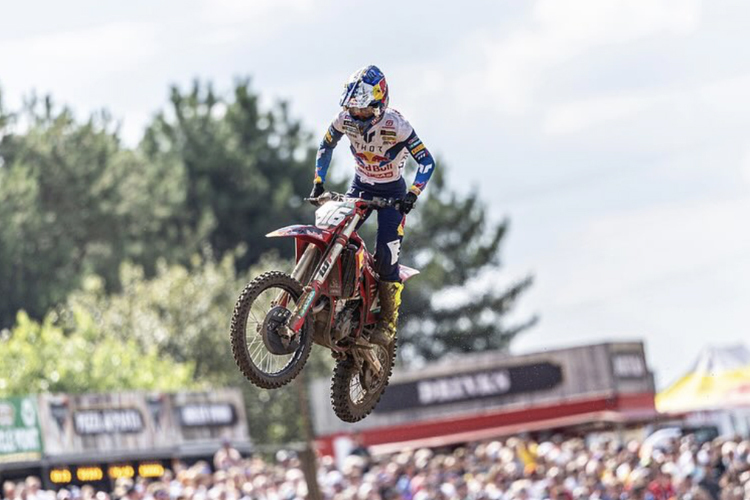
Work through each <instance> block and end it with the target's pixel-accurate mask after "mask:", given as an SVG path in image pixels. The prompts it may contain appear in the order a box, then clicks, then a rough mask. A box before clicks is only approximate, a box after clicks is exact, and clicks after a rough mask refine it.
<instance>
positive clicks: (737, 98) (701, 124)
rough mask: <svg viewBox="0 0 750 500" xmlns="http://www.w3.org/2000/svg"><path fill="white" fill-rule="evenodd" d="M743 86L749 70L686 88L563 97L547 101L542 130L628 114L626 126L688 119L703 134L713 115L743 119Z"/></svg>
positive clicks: (749, 105) (746, 105)
mask: <svg viewBox="0 0 750 500" xmlns="http://www.w3.org/2000/svg"><path fill="white" fill-rule="evenodd" d="M748 87H750V74H747V75H740V76H735V77H731V78H722V79H718V80H715V81H711V82H708V83H705V82H700V83H698V84H695V85H693V86H692V87H688V88H677V89H672V88H666V89H665V88H652V89H649V90H646V91H638V92H627V93H619V94H616V95H606V96H595V97H591V98H586V99H580V100H575V101H569V102H563V103H560V104H554V105H551V106H550V108H549V109H548V110H547V111H546V112H545V114H544V121H543V130H544V132H545V133H547V134H549V135H568V134H574V133H578V132H582V131H585V130H587V129H591V128H594V127H598V126H601V125H605V124H609V122H623V121H627V120H629V119H633V121H632V122H631V124H630V125H631V127H638V128H639V129H641V130H642V126H643V123H650V124H652V128H653V129H657V130H658V129H661V130H662V131H664V132H668V130H669V129H670V127H672V128H673V127H674V126H679V127H680V129H681V130H685V125H688V126H689V127H690V128H691V129H692V130H693V131H695V132H697V133H699V134H703V133H705V132H710V130H706V129H714V128H715V126H716V123H715V121H716V117H721V121H722V122H725V123H726V122H728V121H729V119H730V118H731V117H733V116H734V117H739V118H741V119H743V120H744V117H745V116H746V113H748V112H750V101H748V99H746V93H747V88H748ZM686 118H689V119H688V120H686ZM637 132H638V131H637V130H631V133H630V134H627V137H628V138H631V137H638V136H639V135H641V134H638V133H637ZM683 137H685V138H687V137H686V136H685V135H683Z"/></svg>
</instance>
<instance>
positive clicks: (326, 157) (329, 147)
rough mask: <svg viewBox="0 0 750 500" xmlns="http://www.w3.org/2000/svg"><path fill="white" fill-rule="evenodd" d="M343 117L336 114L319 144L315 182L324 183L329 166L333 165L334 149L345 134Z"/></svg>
mask: <svg viewBox="0 0 750 500" xmlns="http://www.w3.org/2000/svg"><path fill="white" fill-rule="evenodd" d="M341 123H342V119H341V114H338V115H336V117H335V118H334V119H333V122H331V125H330V126H329V127H328V130H327V131H326V135H325V136H324V137H323V140H322V141H321V142H320V146H318V154H317V156H316V157H315V182H316V183H323V182H325V180H326V175H327V174H328V167H330V166H331V158H332V157H333V150H334V148H335V147H336V144H338V142H339V140H340V139H341V136H343V135H344V132H343V131H342V127H341Z"/></svg>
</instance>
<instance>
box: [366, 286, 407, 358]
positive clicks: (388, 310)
mask: <svg viewBox="0 0 750 500" xmlns="http://www.w3.org/2000/svg"><path fill="white" fill-rule="evenodd" d="M403 289H404V285H402V284H401V283H399V282H397V281H381V282H380V283H379V285H378V296H379V299H380V316H379V317H378V323H377V325H375V331H374V332H372V335H371V336H370V342H371V343H373V344H378V345H382V346H384V347H388V346H389V345H391V343H392V342H393V341H394V340H395V339H396V325H397V323H398V308H399V307H400V306H401V290H403Z"/></svg>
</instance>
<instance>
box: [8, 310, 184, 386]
mask: <svg viewBox="0 0 750 500" xmlns="http://www.w3.org/2000/svg"><path fill="white" fill-rule="evenodd" d="M69 315H70V320H69V322H68V328H63V327H61V326H60V325H58V324H57V323H58V318H57V315H56V314H55V313H54V312H52V313H49V314H48V315H47V316H45V318H44V321H42V322H41V323H38V322H36V321H34V320H32V319H30V318H29V316H28V315H27V314H26V313H24V312H23V311H21V312H19V313H18V316H17V318H16V325H15V326H14V327H13V329H12V330H3V331H2V333H1V334H0V351H1V352H2V353H3V362H2V363H0V395H3V396H8V395H23V394H34V393H38V392H68V393H81V392H92V391H102V392H106V391H121V390H124V389H153V390H164V391H168V390H177V389H184V388H186V387H195V386H197V385H198V384H196V383H195V382H194V381H193V380H192V379H191V378H190V376H191V372H192V364H191V363H176V362H174V361H173V360H171V359H169V358H165V357H163V356H161V355H160V354H159V353H158V352H157V350H156V349H155V348H150V349H143V348H142V346H141V345H140V344H138V343H137V342H136V341H135V340H133V339H126V340H123V339H120V338H116V337H113V336H110V335H107V334H106V332H103V331H101V330H100V329H99V328H97V327H96V325H95V322H94V318H93V317H92V316H91V315H90V314H89V313H88V312H86V311H84V310H83V309H80V308H75V309H72V310H70V311H69ZM71 327H72V328H71Z"/></svg>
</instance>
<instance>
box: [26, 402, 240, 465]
mask: <svg viewBox="0 0 750 500" xmlns="http://www.w3.org/2000/svg"><path fill="white" fill-rule="evenodd" d="M39 412H40V418H41V421H42V429H43V430H44V443H45V454H46V456H48V457H55V456H73V455H85V456H92V457H100V458H106V457H112V456H116V455H117V456H132V455H135V454H138V453H139V452H142V451H144V450H148V451H149V452H151V453H154V454H157V453H158V452H160V451H161V452H169V453H177V454H179V452H180V451H181V450H186V449H192V450H195V449H198V448H205V449H206V450H211V449H214V448H216V449H218V446H219V443H220V442H221V440H223V439H228V440H230V441H232V442H234V443H238V444H239V443H249V441H250V439H249V436H248V431H247V423H246V420H245V408H244V402H243V398H242V393H241V392H240V391H239V390H237V389H219V390H214V391H211V392H182V393H176V394H167V393H147V392H122V393H109V394H81V395H67V394H43V395H40V396H39Z"/></svg>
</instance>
